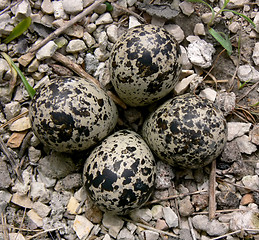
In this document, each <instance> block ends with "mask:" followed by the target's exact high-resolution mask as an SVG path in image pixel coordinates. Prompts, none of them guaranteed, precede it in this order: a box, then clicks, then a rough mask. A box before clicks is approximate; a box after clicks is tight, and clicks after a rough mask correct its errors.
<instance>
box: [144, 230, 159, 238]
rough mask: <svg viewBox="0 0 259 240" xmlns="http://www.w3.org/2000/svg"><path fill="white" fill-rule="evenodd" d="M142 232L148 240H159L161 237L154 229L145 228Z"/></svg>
mask: <svg viewBox="0 0 259 240" xmlns="http://www.w3.org/2000/svg"><path fill="white" fill-rule="evenodd" d="M141 233H142V235H143V237H144V239H146V240H157V239H158V238H159V233H157V232H154V231H152V230H144V231H142V232H141Z"/></svg>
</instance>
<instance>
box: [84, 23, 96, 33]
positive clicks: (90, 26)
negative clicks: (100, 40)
mask: <svg viewBox="0 0 259 240" xmlns="http://www.w3.org/2000/svg"><path fill="white" fill-rule="evenodd" d="M85 29H86V31H87V32H88V33H93V32H94V31H95V30H96V24H95V23H89V24H88V25H87V26H86V28H85Z"/></svg>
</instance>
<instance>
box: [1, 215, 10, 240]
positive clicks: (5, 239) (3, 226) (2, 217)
mask: <svg viewBox="0 0 259 240" xmlns="http://www.w3.org/2000/svg"><path fill="white" fill-rule="evenodd" d="M1 219H2V230H3V233H4V240H9V234H8V228H7V224H6V217H5V215H4V214H3V212H2V213H1Z"/></svg>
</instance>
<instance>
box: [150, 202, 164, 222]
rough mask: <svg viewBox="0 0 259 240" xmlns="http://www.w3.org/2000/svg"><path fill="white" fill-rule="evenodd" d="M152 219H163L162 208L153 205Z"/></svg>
mask: <svg viewBox="0 0 259 240" xmlns="http://www.w3.org/2000/svg"><path fill="white" fill-rule="evenodd" d="M151 212H152V216H153V219H159V218H162V217H163V206H162V205H154V206H153V207H152V209H151Z"/></svg>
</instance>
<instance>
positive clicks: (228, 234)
mask: <svg viewBox="0 0 259 240" xmlns="http://www.w3.org/2000/svg"><path fill="white" fill-rule="evenodd" d="M242 231H246V232H250V231H252V232H253V231H254V232H259V229H251V228H247V229H246V228H245V229H240V230H236V231H234V232H231V233H227V234H224V235H221V236H218V237H215V238H212V240H217V239H221V238H224V237H228V236H230V235H233V234H236V233H240V232H242Z"/></svg>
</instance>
